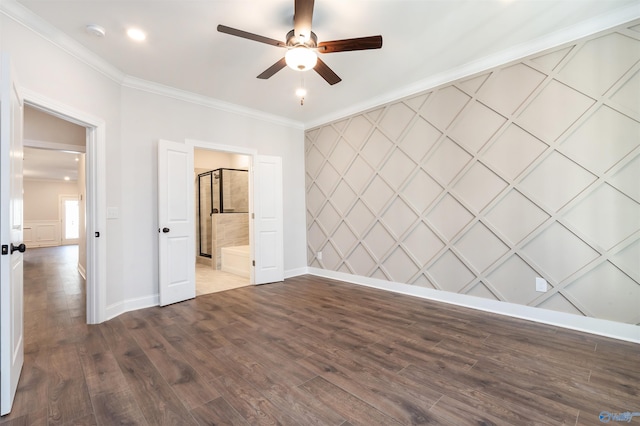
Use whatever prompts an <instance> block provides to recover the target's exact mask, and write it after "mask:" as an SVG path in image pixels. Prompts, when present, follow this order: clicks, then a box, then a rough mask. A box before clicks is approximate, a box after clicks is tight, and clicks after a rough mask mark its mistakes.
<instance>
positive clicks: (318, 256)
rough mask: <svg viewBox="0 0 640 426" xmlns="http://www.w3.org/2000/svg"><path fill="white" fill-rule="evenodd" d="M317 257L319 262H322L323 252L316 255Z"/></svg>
mask: <svg viewBox="0 0 640 426" xmlns="http://www.w3.org/2000/svg"><path fill="white" fill-rule="evenodd" d="M316 257H317V258H318V260H322V252H321V251H319V252H318V253H316Z"/></svg>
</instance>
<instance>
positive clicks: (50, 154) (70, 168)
mask: <svg viewBox="0 0 640 426" xmlns="http://www.w3.org/2000/svg"><path fill="white" fill-rule="evenodd" d="M80 155H81V154H77V153H69V152H64V151H52V150H49V149H39V148H28V147H25V148H24V168H23V174H24V178H25V179H44V180H70V181H77V180H78V160H79V158H80V157H79V156H80ZM65 177H67V178H69V179H65Z"/></svg>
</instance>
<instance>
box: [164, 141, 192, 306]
mask: <svg viewBox="0 0 640 426" xmlns="http://www.w3.org/2000/svg"><path fill="white" fill-rule="evenodd" d="M194 208H195V207H194V180H193V146H190V145H186V144H182V143H177V142H170V141H165V140H160V141H159V142H158V227H159V228H158V238H159V243H158V246H159V248H158V256H159V281H160V289H159V293H160V306H166V305H169V304H172V303H176V302H181V301H183V300H187V299H193V298H194V297H196V265H195V258H196V257H195V256H196V255H195V227H194V224H195V217H194V216H195V213H194Z"/></svg>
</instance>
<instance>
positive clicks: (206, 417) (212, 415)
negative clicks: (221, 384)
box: [191, 398, 249, 426]
mask: <svg viewBox="0 0 640 426" xmlns="http://www.w3.org/2000/svg"><path fill="white" fill-rule="evenodd" d="M191 415H192V416H193V417H194V418H195V419H196V421H197V422H198V424H199V425H201V426H209V425H211V426H213V425H239V426H249V422H247V421H246V420H245V419H244V418H243V417H242V416H241V415H240V413H238V412H237V411H236V410H234V409H233V407H232V406H230V405H229V404H228V403H227V401H225V400H224V398H216V399H214V400H213V401H210V402H208V403H206V404H205V405H202V406H200V407H197V408H194V409H193V410H191Z"/></svg>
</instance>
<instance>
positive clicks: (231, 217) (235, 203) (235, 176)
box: [194, 148, 251, 296]
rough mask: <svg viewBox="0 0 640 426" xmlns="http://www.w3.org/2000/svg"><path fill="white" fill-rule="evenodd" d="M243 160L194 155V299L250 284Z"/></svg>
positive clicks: (232, 156) (217, 154) (223, 154)
mask: <svg viewBox="0 0 640 426" xmlns="http://www.w3.org/2000/svg"><path fill="white" fill-rule="evenodd" d="M250 163H251V159H250V157H249V156H247V155H242V154H233V153H228V152H219V151H212V150H207V149H199V148H196V149H194V188H195V202H196V206H195V212H196V218H195V223H196V259H195V262H196V296H199V295H203V294H208V293H214V292H218V291H224V290H229V289H232V288H238V287H243V286H247V285H249V284H251V281H250V280H251V278H250V264H249V262H250V253H251V250H250V238H249V196H250V195H249V168H250Z"/></svg>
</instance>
